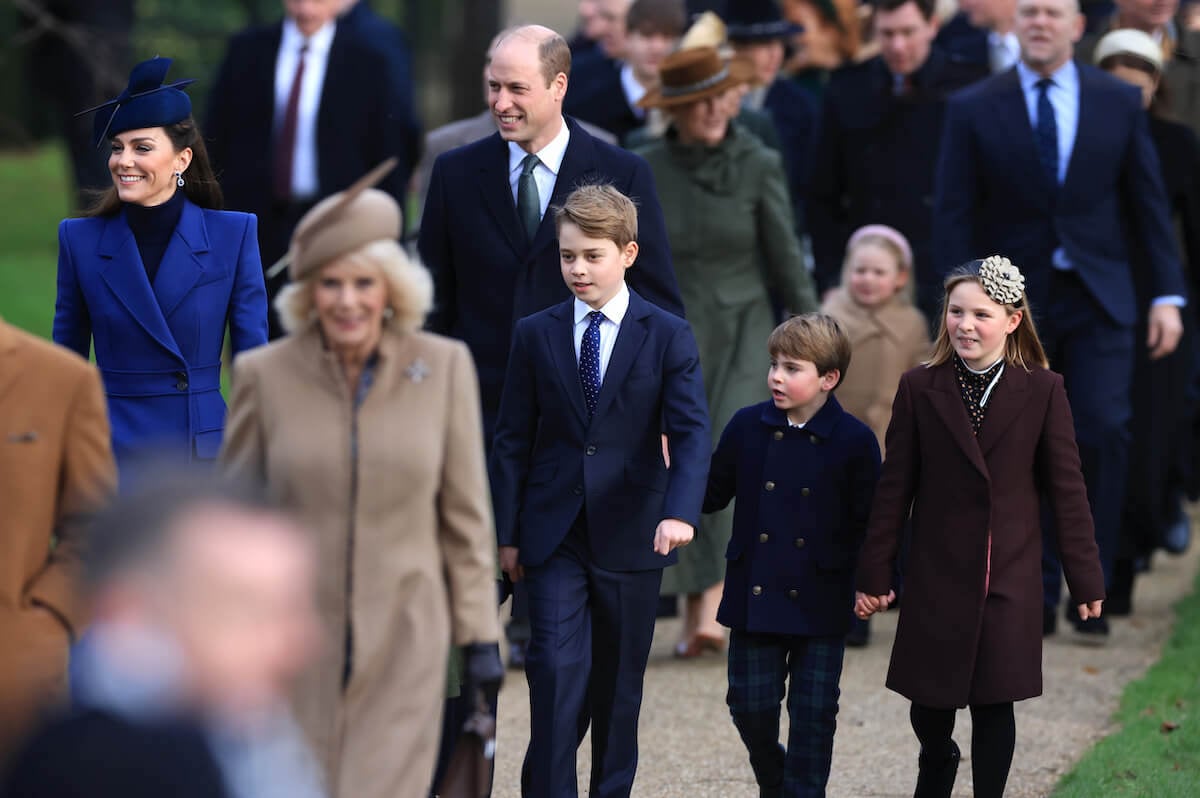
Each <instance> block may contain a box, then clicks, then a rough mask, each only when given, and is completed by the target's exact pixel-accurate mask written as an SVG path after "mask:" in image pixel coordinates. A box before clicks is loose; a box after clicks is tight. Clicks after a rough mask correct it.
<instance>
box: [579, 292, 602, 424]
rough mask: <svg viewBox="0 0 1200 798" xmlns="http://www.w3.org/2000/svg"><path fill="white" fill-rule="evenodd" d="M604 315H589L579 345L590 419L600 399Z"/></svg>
mask: <svg viewBox="0 0 1200 798" xmlns="http://www.w3.org/2000/svg"><path fill="white" fill-rule="evenodd" d="M602 321H604V314H603V313H601V312H600V311H598V310H593V311H592V312H591V313H589V314H588V327H587V329H586V330H584V331H583V341H582V342H581V343H580V344H579V380H580V382H582V383H583V399H584V401H586V402H587V411H588V418H589V419H590V418H591V417H592V415H593V414H594V413H595V412H596V400H597V399H599V398H600V323H601V322H602Z"/></svg>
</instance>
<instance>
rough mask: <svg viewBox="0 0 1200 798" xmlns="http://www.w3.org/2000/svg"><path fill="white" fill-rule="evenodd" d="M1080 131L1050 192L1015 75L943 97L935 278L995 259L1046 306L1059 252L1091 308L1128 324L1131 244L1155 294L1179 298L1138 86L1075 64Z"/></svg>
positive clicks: (1179, 279) (1177, 270)
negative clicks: (1015, 270)
mask: <svg viewBox="0 0 1200 798" xmlns="http://www.w3.org/2000/svg"><path fill="white" fill-rule="evenodd" d="M1078 66H1079V127H1078V134H1077V135H1076V137H1075V146H1074V149H1073V150H1072V153H1071V160H1070V163H1069V164H1068V167H1067V176H1066V180H1065V181H1064V182H1063V184H1062V185H1061V186H1059V187H1058V190H1057V191H1052V190H1050V188H1049V186H1048V181H1047V179H1046V177H1045V174H1044V172H1043V171H1042V167H1041V165H1040V163H1039V161H1038V155H1037V145H1036V144H1035V142H1034V137H1033V126H1032V125H1031V124H1030V121H1029V112H1028V110H1027V108H1026V105H1025V95H1024V93H1023V91H1022V90H1021V82H1020V78H1019V77H1018V75H1017V70H1016V69H1015V68H1014V69H1010V70H1009V71H1007V72H1004V73H1001V74H999V75H995V76H993V77H991V78H989V79H987V80H985V81H983V82H982V83H979V84H977V85H975V86H972V87H970V88H968V89H965V90H963V91H962V92H960V93H958V94H956V95H955V96H953V97H951V98H950V101H949V103H948V104H947V108H946V129H945V133H944V135H943V138H942V153H941V160H940V163H939V164H938V177H937V190H936V194H935V202H934V253H935V265H936V266H937V267H938V268H939V269H940V270H941V273H943V274H944V273H945V272H946V271H948V270H949V269H951V268H953V267H955V266H957V265H959V264H961V263H965V262H966V261H969V260H972V259H974V258H982V257H987V256H988V255H993V254H1000V255H1005V256H1007V257H1008V258H1010V259H1011V260H1012V262H1013V263H1015V264H1017V266H1018V267H1019V268H1020V269H1021V271H1022V273H1023V274H1024V275H1025V290H1026V292H1027V293H1028V295H1029V298H1030V301H1031V302H1032V303H1033V307H1034V310H1035V312H1036V311H1037V310H1038V309H1039V308H1045V307H1046V306H1047V301H1048V295H1049V291H1050V275H1051V269H1052V268H1053V267H1052V266H1051V260H1052V256H1053V253H1054V250H1055V249H1056V248H1058V247H1060V246H1061V247H1062V248H1063V250H1064V251H1065V252H1066V255H1067V257H1068V259H1069V260H1070V262H1071V263H1072V265H1073V266H1074V268H1075V270H1076V272H1077V273H1078V275H1079V278H1080V279H1081V280H1082V281H1083V283H1084V285H1085V286H1087V289H1088V291H1089V292H1090V293H1091V294H1092V296H1093V297H1094V298H1095V300H1096V302H1097V304H1098V305H1099V307H1101V308H1102V309H1103V310H1104V312H1105V313H1106V314H1107V315H1108V316H1109V317H1110V318H1111V319H1112V320H1113V321H1114V322H1116V323H1117V324H1120V325H1124V326H1131V325H1133V323H1134V322H1135V320H1136V319H1137V316H1138V311H1139V308H1138V307H1137V302H1136V299H1135V293H1134V283H1133V275H1132V268H1131V265H1130V264H1131V261H1132V260H1133V254H1132V253H1133V251H1134V250H1136V249H1137V248H1141V249H1142V250H1143V251H1144V252H1145V254H1146V258H1147V263H1148V265H1149V267H1150V271H1151V278H1150V283H1151V285H1152V290H1153V293H1154V295H1155V296H1164V295H1168V294H1176V295H1181V296H1186V295H1187V288H1186V285H1185V282H1184V277H1183V271H1182V268H1181V266H1180V263H1179V256H1178V254H1177V252H1176V247H1175V241H1174V233H1173V231H1172V229H1171V223H1170V211H1169V209H1168V207H1167V199H1166V193H1165V191H1164V189H1163V183H1162V173H1161V171H1160V169H1159V163H1158V156H1157V155H1156V154H1155V151H1154V143H1153V142H1152V141H1151V139H1150V134H1149V131H1148V127H1147V122H1146V114H1145V113H1144V112H1143V110H1142V106H1141V95H1140V93H1139V92H1138V90H1137V89H1135V88H1133V87H1131V86H1129V85H1127V84H1125V83H1122V82H1120V81H1118V80H1117V79H1116V78H1113V77H1111V76H1109V75H1107V74H1105V73H1104V72H1102V71H1100V70H1099V69H1096V68H1094V67H1090V66H1087V65H1085V64H1079V65H1078Z"/></svg>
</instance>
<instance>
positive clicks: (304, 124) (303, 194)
mask: <svg viewBox="0 0 1200 798" xmlns="http://www.w3.org/2000/svg"><path fill="white" fill-rule="evenodd" d="M336 30H337V23H336V22H330V23H329V24H327V25H326V26H325V27H323V28H321V29H320V30H319V31H317V32H316V33H314V34H313V35H312V36H311V37H309V38H307V39H306V38H305V37H304V35H303V34H301V33H300V29H299V28H297V27H296V23H295V22H294V21H293V20H292V19H290V18H287V19H284V21H283V35H282V37H281V38H280V40H279V54H278V55H277V56H276V58H275V134H276V135H278V134H279V128H280V126H281V125H282V124H283V117H284V115H285V114H286V113H287V105H288V96H289V95H290V94H291V91H292V81H293V80H294V79H295V77H296V65H297V63H299V61H300V48H301V47H303V46H304V45H305V44H306V43H307V44H308V52H307V53H305V55H304V77H303V78H302V79H301V81H300V104H299V106H298V107H297V114H296V143H295V149H294V150H293V154H292V196H293V197H294V198H296V199H306V198H312V197H315V196H316V195H317V193H318V191H319V190H320V187H321V186H320V180H319V179H318V177H317V174H318V173H317V112H318V111H319V110H320V108H321V91H322V90H323V89H324V88H325V70H326V67H327V66H328V65H329V48H330V46H331V45H332V44H333V34H334V33H335V32H336Z"/></svg>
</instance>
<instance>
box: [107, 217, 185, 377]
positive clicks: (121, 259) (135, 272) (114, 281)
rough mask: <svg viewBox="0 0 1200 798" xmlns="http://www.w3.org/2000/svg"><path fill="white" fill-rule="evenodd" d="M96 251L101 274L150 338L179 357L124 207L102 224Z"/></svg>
mask: <svg viewBox="0 0 1200 798" xmlns="http://www.w3.org/2000/svg"><path fill="white" fill-rule="evenodd" d="M96 254H98V255H99V256H100V277H101V279H103V280H104V282H105V283H106V284H107V285H108V287H109V289H111V290H112V292H113V294H115V295H116V297H117V299H118V301H120V303H121V304H122V305H124V306H125V309H126V310H127V311H129V314H130V315H131V316H133V318H134V320H135V321H137V323H138V324H140V325H141V326H142V328H143V329H145V331H146V332H147V333H148V334H149V335H150V337H151V338H153V339H154V340H156V341H158V342H159V343H160V344H161V345H162V346H163V347H164V348H165V349H166V350H167V351H168V352H171V353H172V354H174V355H176V356H177V357H182V355H180V353H179V348H178V347H177V346H176V344H175V337H174V336H173V335H171V330H170V329H169V328H168V327H167V320H166V317H164V316H163V312H162V309H161V308H159V306H158V300H157V299H156V298H155V296H154V292H153V291H152V290H151V288H150V281H149V280H148V279H146V267H145V266H144V265H143V264H142V256H141V253H139V252H138V248H137V242H136V241H134V239H133V231H131V230H130V229H129V225H128V224H126V223H125V213H124V211H122V212H121V213H119V214H117V215H116V216H113V217H111V218H110V219H109V220H108V222H107V224H106V225H105V226H104V232H103V233H101V235H100V243H99V245H98V246H97V248H96ZM164 260H165V257H164Z"/></svg>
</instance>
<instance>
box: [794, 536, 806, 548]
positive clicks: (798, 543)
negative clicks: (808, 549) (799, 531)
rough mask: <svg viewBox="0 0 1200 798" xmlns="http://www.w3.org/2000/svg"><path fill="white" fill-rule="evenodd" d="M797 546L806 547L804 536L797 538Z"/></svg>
mask: <svg viewBox="0 0 1200 798" xmlns="http://www.w3.org/2000/svg"><path fill="white" fill-rule="evenodd" d="M796 548H798V549H802V548H804V538H796Z"/></svg>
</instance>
